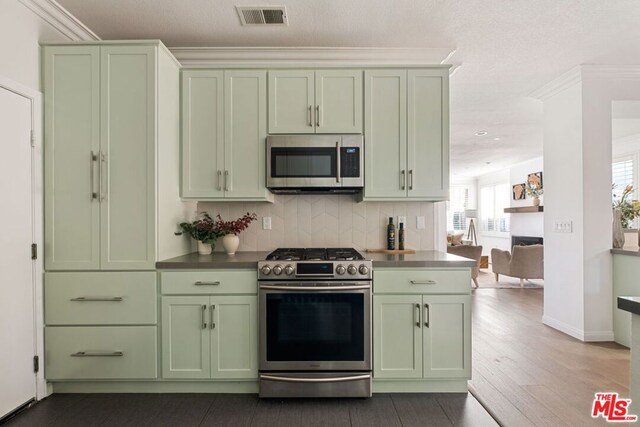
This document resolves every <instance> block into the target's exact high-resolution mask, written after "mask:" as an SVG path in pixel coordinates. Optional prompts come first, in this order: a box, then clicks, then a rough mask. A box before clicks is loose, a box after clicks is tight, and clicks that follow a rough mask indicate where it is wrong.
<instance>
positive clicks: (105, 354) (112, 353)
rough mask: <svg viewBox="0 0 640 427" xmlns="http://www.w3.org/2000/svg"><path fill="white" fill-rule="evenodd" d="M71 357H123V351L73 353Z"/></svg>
mask: <svg viewBox="0 0 640 427" xmlns="http://www.w3.org/2000/svg"><path fill="white" fill-rule="evenodd" d="M70 356H71V357H122V356H124V353H123V352H122V351H78V352H76V353H71V354H70Z"/></svg>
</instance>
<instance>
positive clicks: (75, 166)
mask: <svg viewBox="0 0 640 427" xmlns="http://www.w3.org/2000/svg"><path fill="white" fill-rule="evenodd" d="M43 63H44V68H43V81H44V93H45V105H44V121H45V132H44V139H45V140H44V151H45V155H44V161H45V167H44V169H45V179H44V182H45V248H44V255H45V268H46V269H47V270H151V269H153V268H154V267H155V261H156V260H157V258H158V257H160V256H164V257H170V256H176V255H180V254H183V253H185V248H186V246H187V245H185V244H184V239H181V238H176V237H175V236H173V233H172V232H171V231H167V232H166V233H163V234H159V231H160V230H159V229H160V226H159V224H167V223H172V224H175V223H176V222H177V221H178V220H179V219H180V218H179V217H178V215H182V212H183V206H182V203H181V202H180V201H179V199H178V192H177V188H176V185H175V183H176V182H177V173H178V170H179V161H178V159H177V153H178V151H177V150H178V144H179V117H178V112H177V106H178V103H179V100H178V93H177V89H178V85H179V80H178V79H179V70H178V64H177V62H175V60H174V59H173V58H172V57H171V55H170V54H169V53H168V52H167V51H166V49H164V47H163V46H162V45H161V44H159V43H158V42H149V43H137V44H136V43H130V44H129V43H120V44H112V45H110V44H105V43H98V44H97V45H64V46H56V45H51V46H45V47H44V48H43ZM160 82H163V83H160ZM170 156H171V158H172V160H168V158H169V157H170ZM160 162H162V165H163V166H162V167H161V168H158V166H157V165H158V164H160ZM157 169H161V170H162V174H163V177H159V176H158V171H157ZM174 175H175V178H173V183H172V184H171V185H167V183H166V179H165V177H166V176H171V177H173V176H174ZM159 206H162V209H159V208H158V207H159ZM186 252H188V249H187V250H186Z"/></svg>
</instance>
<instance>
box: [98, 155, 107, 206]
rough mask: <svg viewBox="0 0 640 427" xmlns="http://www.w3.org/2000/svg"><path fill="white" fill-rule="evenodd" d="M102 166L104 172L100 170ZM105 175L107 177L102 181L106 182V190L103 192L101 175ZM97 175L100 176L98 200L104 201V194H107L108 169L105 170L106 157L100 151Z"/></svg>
mask: <svg viewBox="0 0 640 427" xmlns="http://www.w3.org/2000/svg"><path fill="white" fill-rule="evenodd" d="M103 166H104V172H103V170H102V167H103ZM105 172H106V173H107V177H106V178H105V179H104V180H105V181H106V182H107V189H106V190H105V191H103V184H102V175H103V173H105ZM98 174H100V177H99V178H100V179H99V186H100V200H104V199H105V198H106V194H107V193H108V192H109V169H108V168H107V156H105V154H104V153H103V152H102V151H100V169H99V170H98Z"/></svg>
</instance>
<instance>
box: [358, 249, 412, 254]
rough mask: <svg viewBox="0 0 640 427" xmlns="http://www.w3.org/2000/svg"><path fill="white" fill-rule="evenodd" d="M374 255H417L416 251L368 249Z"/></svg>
mask: <svg viewBox="0 0 640 427" xmlns="http://www.w3.org/2000/svg"><path fill="white" fill-rule="evenodd" d="M367 252H371V253H374V254H415V253H416V250H415V249H367Z"/></svg>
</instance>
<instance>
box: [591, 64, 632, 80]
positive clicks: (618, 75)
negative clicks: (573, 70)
mask: <svg viewBox="0 0 640 427" xmlns="http://www.w3.org/2000/svg"><path fill="white" fill-rule="evenodd" d="M580 69H581V71H582V80H584V81H603V80H640V65H581V66H580Z"/></svg>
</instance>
